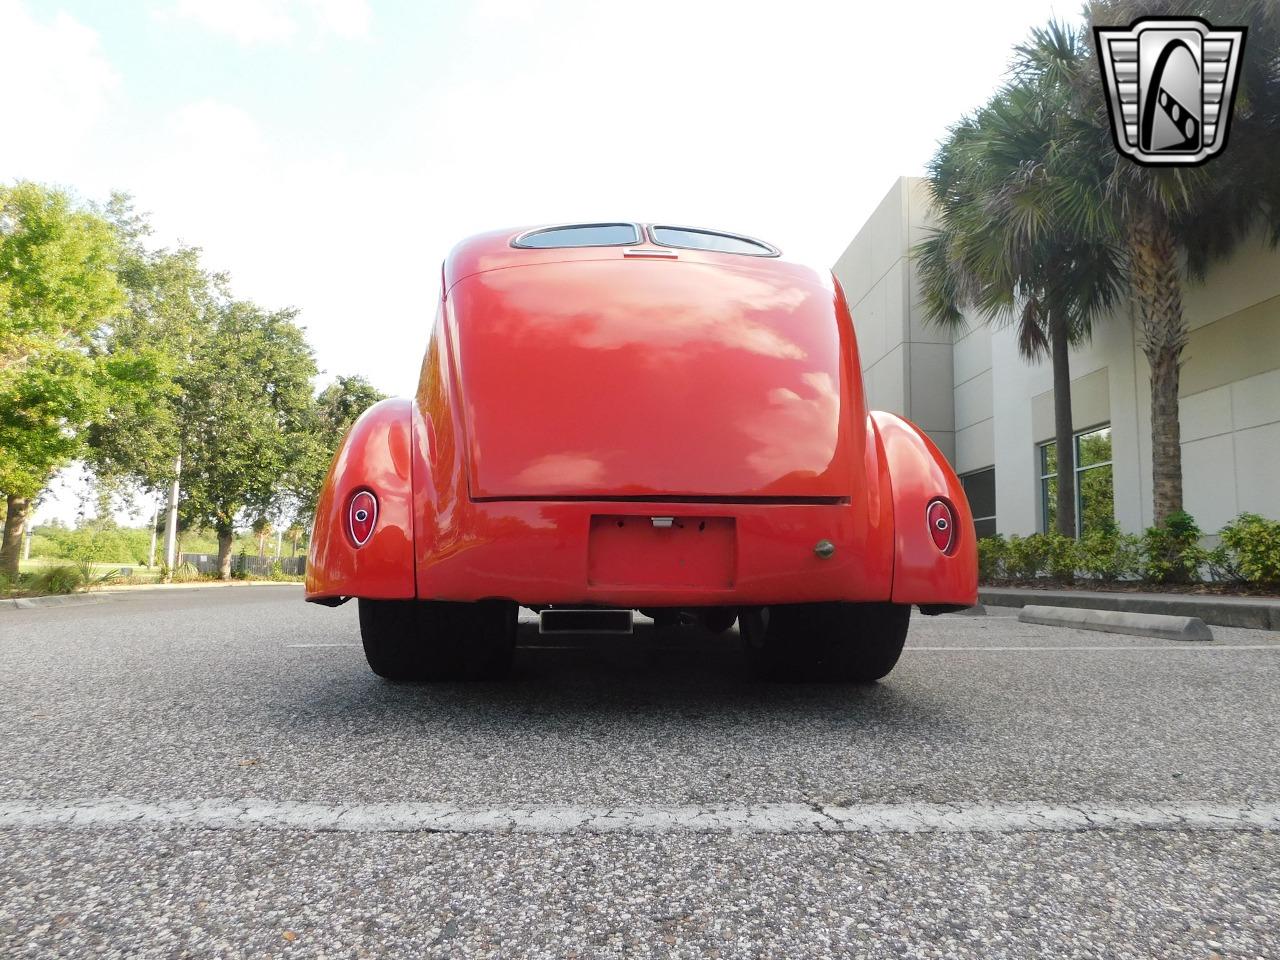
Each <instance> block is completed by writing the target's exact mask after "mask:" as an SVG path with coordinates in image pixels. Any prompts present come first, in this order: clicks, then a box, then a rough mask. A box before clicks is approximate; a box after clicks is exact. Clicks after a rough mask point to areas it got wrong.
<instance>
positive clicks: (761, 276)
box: [306, 223, 977, 681]
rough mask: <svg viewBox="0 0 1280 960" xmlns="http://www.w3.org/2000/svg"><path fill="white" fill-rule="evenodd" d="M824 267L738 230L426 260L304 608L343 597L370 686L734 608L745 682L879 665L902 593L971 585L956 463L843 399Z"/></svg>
mask: <svg viewBox="0 0 1280 960" xmlns="http://www.w3.org/2000/svg"><path fill="white" fill-rule="evenodd" d="M860 370H861V368H860V365H859V361H858V349H857V344H856V343H855V340H854V332H853V324H852V321H851V320H850V317H849V308H848V306H847V305H846V303H845V300H844V295H843V294H842V292H841V290H840V286H839V284H838V283H837V282H836V281H835V280H834V278H832V277H831V276H830V275H829V274H826V273H817V272H815V271H813V270H810V269H808V268H806V267H803V266H800V265H798V264H795V263H789V262H787V261H786V260H783V259H781V258H780V256H779V253H778V251H777V250H776V249H775V248H773V247H772V246H770V245H768V244H766V243H762V242H761V241H758V240H753V239H750V238H748V237H742V236H737V235H733V234H727V233H720V232H717V231H711V230H696V229H690V228H684V227H674V226H664V225H661V224H636V223H590V224H573V225H567V226H555V227H541V228H537V229H532V230H501V231H496V232H494V233H486V234H482V235H480V236H476V237H472V238H471V239H469V240H465V241H463V242H462V243H461V244H459V245H458V246H457V247H456V248H455V249H454V250H453V252H452V253H451V254H450V255H449V258H448V260H447V261H446V262H445V264H444V269H443V275H442V278H441V293H440V299H439V306H438V309H437V311H436V316H435V319H434V321H433V323H432V327H431V331H430V336H429V339H428V342H427V351H426V357H425V359H424V360H423V363H422V375H421V379H420V381H419V384H418V392H417V395H416V396H415V397H414V398H413V399H412V400H409V399H394V400H385V401H383V402H381V403H379V404H377V405H375V406H374V407H372V408H370V409H369V410H368V411H367V412H365V413H364V414H363V415H362V416H361V417H360V419H359V420H357V421H356V423H355V425H354V426H353V427H352V428H351V431H350V433H349V434H348V435H347V437H346V439H345V440H344V441H343V444H342V447H341V449H340V450H338V452H337V456H336V457H335V458H334V461H333V466H332V467H331V468H330V471H329V476H328V478H327V479H326V481H325V484H324V488H323V490H322V492H321V495H320V499H319V505H318V507H317V510H316V517H315V526H314V530H313V533H312V538H311V548H310V555H309V557H308V566H307V587H306V589H307V599H308V600H310V601H312V602H315V603H324V604H331V605H336V604H338V603H341V602H343V601H344V600H346V599H349V598H351V597H356V598H358V599H359V602H360V632H361V636H362V638H363V641H364V648H365V652H366V654H367V656H368V660H369V664H370V666H371V667H372V668H373V669H374V671H375V672H376V673H378V674H380V675H381V676H383V677H387V678H389V679H395V680H407V679H423V678H428V679H444V678H469V677H485V676H493V675H495V674H499V673H501V672H502V671H503V670H504V669H505V668H506V666H507V665H508V663H509V662H510V658H511V654H512V650H513V648H514V645H515V635H516V618H517V610H518V607H520V606H525V607H530V608H532V609H533V610H534V611H536V612H537V613H538V615H539V620H540V629H541V631H542V632H544V633H555V632H591V633H601V632H611V631H619V632H629V631H630V629H631V624H632V617H633V611H634V610H640V611H641V612H643V613H645V614H648V615H650V616H652V617H654V618H655V620H657V621H658V622H659V624H662V623H664V622H673V621H676V620H684V621H689V620H691V619H696V620H698V621H700V622H701V623H702V624H703V625H704V626H706V627H708V628H710V629H712V630H717V631H719V630H727V629H729V628H731V627H732V625H733V623H734V621H735V620H737V622H738V623H739V625H740V631H741V634H742V637H743V641H744V646H745V648H746V650H747V653H748V656H749V657H750V659H751V661H752V662H753V663H754V664H755V665H757V666H758V667H760V668H762V669H763V670H765V671H767V672H772V673H783V674H795V673H808V674H810V675H812V674H814V673H815V672H816V673H818V674H819V675H821V676H824V677H827V678H838V679H847V680H858V681H869V680H875V679H878V678H880V677H882V676H884V675H885V674H886V673H888V672H889V671H890V670H891V669H892V668H893V666H894V664H895V663H896V662H897V660H898V657H899V654H900V653H901V651H902V646H903V642H904V641H905V639H906V634H907V625H908V619H909V613H910V608H911V605H912V604H915V605H918V606H919V608H920V609H921V611H922V612H924V613H925V614H934V613H942V612H946V611H952V610H958V609H961V608H964V607H967V606H971V605H973V604H974V603H975V602H976V601H977V550H976V542H975V537H974V531H973V521H972V518H971V515H970V512H969V506H968V504H967V503H966V501H965V496H964V493H963V491H962V490H961V487H960V483H959V481H958V480H957V479H956V475H955V473H954V472H953V471H952V469H951V467H950V466H949V465H948V464H947V461H946V459H945V458H944V457H943V456H942V455H941V454H940V453H939V452H938V449H937V448H936V447H935V446H934V445H933V443H932V442H931V441H930V440H929V438H928V437H927V436H925V435H924V434H923V433H922V432H921V431H920V430H918V429H917V428H916V427H915V426H913V425H912V424H910V423H908V422H907V421H905V420H903V419H901V418H899V417H896V416H894V415H893V414H889V413H880V412H875V411H871V412H869V411H868V410H867V409H866V403H865V400H864V397H863V390H862V379H861V374H860Z"/></svg>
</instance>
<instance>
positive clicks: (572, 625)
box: [538, 609, 632, 635]
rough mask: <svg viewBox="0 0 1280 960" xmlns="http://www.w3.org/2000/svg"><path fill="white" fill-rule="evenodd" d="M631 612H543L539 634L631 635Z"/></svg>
mask: <svg viewBox="0 0 1280 960" xmlns="http://www.w3.org/2000/svg"><path fill="white" fill-rule="evenodd" d="M631 627H632V617H631V611H630V610H565V609H552V610H543V611H541V612H540V613H539V614H538V633H541V634H548V633H556V634H561V635H563V634H566V633H631Z"/></svg>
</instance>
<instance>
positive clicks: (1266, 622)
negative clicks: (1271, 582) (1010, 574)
mask: <svg viewBox="0 0 1280 960" xmlns="http://www.w3.org/2000/svg"><path fill="white" fill-rule="evenodd" d="M978 599H979V600H980V601H981V602H982V603H984V604H986V605H987V606H992V607H1024V606H1027V605H1028V604H1042V605H1044V606H1050V607H1086V608H1088V609H1091V610H1122V611H1124V612H1126V613H1163V614H1171V615H1173V616H1180V617H1199V618H1200V619H1201V620H1203V621H1204V622H1205V623H1208V624H1214V625H1217V626H1220V627H1247V628H1249V629H1252V630H1280V599H1277V598H1274V597H1218V596H1213V595H1208V594H1198V593H1122V592H1119V591H1110V590H1034V589H1031V588H1029V587H980V588H979V589H978Z"/></svg>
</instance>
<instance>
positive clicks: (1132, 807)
mask: <svg viewBox="0 0 1280 960" xmlns="http://www.w3.org/2000/svg"><path fill="white" fill-rule="evenodd" d="M31 828H42V829H50V828H54V829H57V828H62V829H89V830H92V829H97V830H104V829H159V828H187V829H206V830H283V831H306V832H328V831H338V832H350V833H414V832H434V833H554V834H563V833H586V834H591V833H627V834H656V833H772V834H790V833H907V834H917V833H1028V832H1047V833H1074V832H1081V831H1090V830H1118V831H1133V830H1214V831H1222V830H1226V831H1239V830H1277V829H1280V803H1254V804H1224V803H1209V802H1186V803H1135V804H1105V803H1077V804H1041V803H954V804H921V803H897V804H893V803H891V804H858V805H854V806H844V807H841V806H830V807H823V806H817V805H814V806H809V805H805V804H798V803H778V804H762V805H753V806H742V805H705V806H625V805H624V806H616V807H604V806H569V805H565V806H554V805H532V806H521V807H482V806H463V805H454V804H445V803H362V804H328V803H302V802H291V801H268V800H253V799H249V800H172V801H166V802H159V803H145V802H140V801H133V800H124V799H102V800H87V801H82V802H79V803H38V802H28V803H20V802H8V803H0V829H31Z"/></svg>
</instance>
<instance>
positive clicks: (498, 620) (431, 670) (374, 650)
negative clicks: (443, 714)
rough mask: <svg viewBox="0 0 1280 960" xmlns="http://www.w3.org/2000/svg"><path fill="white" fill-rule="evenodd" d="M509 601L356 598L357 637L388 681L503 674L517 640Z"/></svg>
mask: <svg viewBox="0 0 1280 960" xmlns="http://www.w3.org/2000/svg"><path fill="white" fill-rule="evenodd" d="M517 612H518V610H517V607H516V605H515V604H514V603H512V602H510V601H507V600H481V601H480V602H478V603H447V602H444V601H439V600H363V599H362V600H360V639H361V640H362V641H363V642H364V655H365V658H366V659H367V660H368V661H369V666H370V667H371V668H372V669H373V672H374V673H376V674H377V675H378V676H380V677H385V678H386V679H387V680H483V679H494V678H497V677H500V676H502V675H503V674H505V673H506V672H507V670H508V669H509V668H510V666H511V657H512V653H513V651H514V650H515V644H516V623H517Z"/></svg>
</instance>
